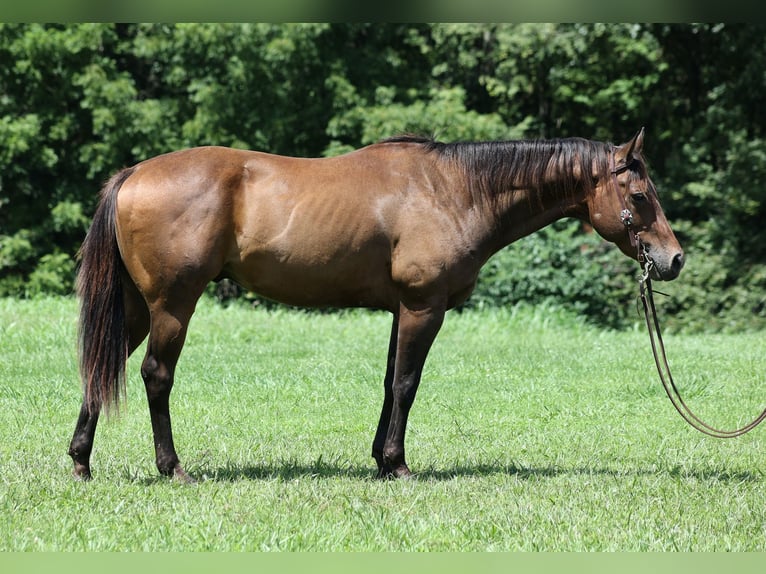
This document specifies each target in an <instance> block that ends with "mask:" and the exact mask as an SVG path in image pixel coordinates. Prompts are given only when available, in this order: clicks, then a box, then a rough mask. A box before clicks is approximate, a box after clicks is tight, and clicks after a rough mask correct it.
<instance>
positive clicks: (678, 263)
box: [671, 253, 684, 274]
mask: <svg viewBox="0 0 766 574" xmlns="http://www.w3.org/2000/svg"><path fill="white" fill-rule="evenodd" d="M671 267H672V269H673V271H674V272H675V273H676V274H678V273H680V272H681V269H683V267H684V254H683V253H678V254H676V256H675V257H673V262H672V263H671Z"/></svg>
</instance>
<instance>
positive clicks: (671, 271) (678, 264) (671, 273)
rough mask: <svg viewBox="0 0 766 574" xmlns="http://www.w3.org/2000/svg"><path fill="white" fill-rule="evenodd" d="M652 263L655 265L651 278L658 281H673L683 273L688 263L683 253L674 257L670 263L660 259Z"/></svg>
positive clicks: (654, 259)
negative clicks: (682, 270) (685, 264)
mask: <svg viewBox="0 0 766 574" xmlns="http://www.w3.org/2000/svg"><path fill="white" fill-rule="evenodd" d="M650 256H651V255H650ZM652 261H653V263H654V265H653V266H652V269H651V272H650V277H651V278H652V279H655V280H657V281H672V280H673V279H675V278H676V277H678V275H679V274H680V273H681V269H683V267H684V263H685V262H686V261H685V259H684V254H683V251H681V252H679V253H676V254H675V255H673V257H671V258H670V261H669V262H668V261H667V260H662V259H658V258H652Z"/></svg>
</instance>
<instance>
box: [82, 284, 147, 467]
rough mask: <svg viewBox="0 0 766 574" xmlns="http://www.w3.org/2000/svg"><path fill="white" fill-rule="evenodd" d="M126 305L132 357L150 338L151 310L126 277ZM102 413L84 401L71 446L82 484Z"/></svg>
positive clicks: (124, 285)
mask: <svg viewBox="0 0 766 574" xmlns="http://www.w3.org/2000/svg"><path fill="white" fill-rule="evenodd" d="M122 285H123V301H124V304H125V321H126V327H127V330H128V356H130V354H131V353H133V351H135V349H136V347H138V346H139V345H140V344H141V342H142V341H143V340H144V338H146V334H147V333H148V332H149V309H148V308H147V307H146V303H145V302H144V299H143V297H141V294H140V293H139V292H138V289H137V288H136V286H135V284H134V283H133V281H132V280H131V279H130V278H129V277H128V276H127V274H124V275H123V283H122ZM99 414H100V411H98V410H96V411H89V410H88V408H87V404H86V403H85V401H84V400H83V403H82V406H81V407H80V415H79V416H78V417H77V424H76V425H75V430H74V435H73V436H72V441H71V442H70V443H69V456H71V457H72V460H73V461H74V471H73V473H74V476H75V477H76V478H79V479H81V480H89V479H90V478H91V471H90V454H91V452H92V450H93V440H94V438H95V436H96V426H97V425H98V418H99Z"/></svg>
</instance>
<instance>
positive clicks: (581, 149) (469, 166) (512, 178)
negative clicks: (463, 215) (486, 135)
mask: <svg viewBox="0 0 766 574" xmlns="http://www.w3.org/2000/svg"><path fill="white" fill-rule="evenodd" d="M381 143H412V144H418V145H420V146H422V147H423V148H424V149H426V150H427V151H430V152H434V153H437V154H439V156H441V157H442V158H444V159H446V160H449V161H452V162H454V164H455V165H457V166H459V167H460V168H461V169H462V170H463V171H464V172H465V174H466V176H467V178H468V180H469V181H470V182H471V183H472V186H473V187H474V189H472V191H473V192H475V193H480V194H482V195H484V196H493V195H495V194H498V193H502V192H505V191H512V190H515V189H530V190H533V191H534V192H536V193H541V192H543V191H544V189H545V190H546V191H549V192H552V193H557V194H563V195H567V196H569V195H572V194H573V193H574V191H575V189H576V188H578V187H581V188H583V189H584V190H585V193H586V194H590V193H592V192H593V190H594V189H595V184H596V181H598V180H600V179H602V178H605V177H607V176H608V174H609V153H608V152H609V151H610V150H612V149H613V146H612V144H610V143H605V142H597V141H591V140H587V139H583V138H563V139H549V140H543V139H540V140H506V141H484V142H452V143H444V142H440V141H437V140H435V139H434V138H432V137H426V136H421V135H413V134H403V135H398V136H394V137H392V138H388V139H385V140H382V142H381ZM582 166H596V174H595V176H596V177H595V178H592V177H590V174H591V173H592V172H591V168H590V167H589V168H588V169H587V170H586V169H583V168H582ZM585 174H588V175H587V176H585ZM546 188H547V189H546ZM550 188H553V189H550Z"/></svg>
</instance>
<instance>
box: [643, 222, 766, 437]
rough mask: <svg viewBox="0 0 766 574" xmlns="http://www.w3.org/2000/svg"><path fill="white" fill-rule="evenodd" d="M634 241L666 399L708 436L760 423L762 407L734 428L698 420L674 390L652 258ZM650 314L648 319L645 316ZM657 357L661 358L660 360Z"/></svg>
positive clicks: (742, 430) (734, 433) (740, 430)
mask: <svg viewBox="0 0 766 574" xmlns="http://www.w3.org/2000/svg"><path fill="white" fill-rule="evenodd" d="M636 236H637V234H636ZM638 243H639V253H641V257H640V258H639V261H640V260H641V259H643V260H644V261H643V269H644V273H643V275H642V276H641V278H640V279H639V280H638V285H639V297H640V298H641V303H642V304H643V307H644V317H645V319H646V328H647V330H648V331H649V339H650V341H651V343H652V354H653V355H654V362H655V364H656V365H657V373H659V375H660V381H662V386H663V387H664V388H665V392H666V393H667V395H668V398H669V399H670V402H671V403H673V406H674V407H675V408H676V410H677V411H678V414H680V415H681V416H682V417H683V419H684V420H685V421H686V422H687V423H689V424H690V425H691V426H692V427H694V428H695V429H697V430H698V431H700V432H701V433H704V434H706V435H708V436H712V437H715V438H734V437H738V436H741V435H743V434H745V433H746V432H749V431H751V430H753V429H754V428H755V427H757V426H758V425H759V424H761V422H762V421H763V419H766V409H764V410H763V412H761V414H760V415H758V417H756V418H755V419H754V420H753V421H752V422H750V423H749V424H747V425H745V426H743V427H740V428H738V429H734V430H720V429H717V428H715V427H712V426H710V425H709V424H707V423H705V422H704V421H702V420H701V419H700V418H699V417H698V416H697V415H695V414H694V412H692V410H691V409H690V408H689V407H688V406H687V405H686V403H685V402H684V400H683V398H682V397H681V393H680V392H679V391H678V387H676V383H675V381H674V380H673V375H672V374H671V372H670V365H669V364H668V358H667V355H666V354H665V343H664V342H663V341H662V332H661V331H660V322H659V319H658V318H657V309H656V307H655V306H654V293H653V291H652V280H651V279H650V278H649V272H650V271H651V269H652V265H653V263H652V260H651V259H649V257H648V256H647V255H646V253H645V252H644V250H642V249H641V247H642V246H641V243H640V239H638ZM650 315H651V320H650V318H649V316H650ZM658 350H659V352H658ZM660 357H661V358H662V360H660Z"/></svg>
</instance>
